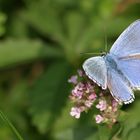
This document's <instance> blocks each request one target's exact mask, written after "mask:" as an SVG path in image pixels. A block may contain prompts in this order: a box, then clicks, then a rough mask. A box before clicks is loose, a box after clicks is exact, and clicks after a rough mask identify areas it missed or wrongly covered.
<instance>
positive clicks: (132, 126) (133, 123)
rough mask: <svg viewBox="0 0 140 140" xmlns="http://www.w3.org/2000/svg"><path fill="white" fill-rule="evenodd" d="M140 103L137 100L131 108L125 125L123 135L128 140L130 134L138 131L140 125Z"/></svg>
mask: <svg viewBox="0 0 140 140" xmlns="http://www.w3.org/2000/svg"><path fill="white" fill-rule="evenodd" d="M139 108H140V102H139V101H138V100H137V101H135V102H134V103H133V105H132V106H131V108H130V109H129V110H128V113H129V114H127V117H126V120H125V121H124V123H123V133H122V137H123V138H124V139H128V136H129V134H130V132H132V131H133V130H134V131H135V130H137V127H138V125H139V124H140V118H139V114H140V110H139Z"/></svg>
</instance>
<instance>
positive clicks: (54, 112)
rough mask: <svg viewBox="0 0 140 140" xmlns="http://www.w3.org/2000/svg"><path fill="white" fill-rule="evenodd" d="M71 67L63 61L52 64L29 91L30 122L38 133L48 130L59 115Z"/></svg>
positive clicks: (64, 98) (66, 92)
mask: <svg viewBox="0 0 140 140" xmlns="http://www.w3.org/2000/svg"><path fill="white" fill-rule="evenodd" d="M70 71H71V69H70V68H69V66H68V65H67V64H66V63H64V62H56V63H54V64H52V65H51V66H50V67H49V68H48V70H47V71H46V72H45V73H44V74H43V75H42V76H41V77H40V79H38V81H37V82H36V83H35V85H34V86H33V88H32V90H31V92H30V103H31V106H30V109H29V113H30V115H31V117H32V123H33V124H34V125H35V126H36V127H37V128H38V130H39V131H40V133H45V132H46V131H48V130H50V129H51V128H52V126H53V124H54V123H55V121H56V120H57V119H58V117H59V116H60V115H61V110H62V108H63V107H64V106H65V102H66V100H67V98H68V83H67V79H68V78H69V73H70Z"/></svg>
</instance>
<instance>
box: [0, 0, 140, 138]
mask: <svg viewBox="0 0 140 140" xmlns="http://www.w3.org/2000/svg"><path fill="white" fill-rule="evenodd" d="M138 18H140V2H139V0H0V109H1V110H2V111H3V112H4V113H5V114H6V115H7V116H8V118H9V119H10V121H11V122H12V123H13V125H14V126H15V127H16V128H17V130H18V131H19V132H20V134H21V136H22V137H23V138H24V139H25V140H104V139H106V140H107V139H114V140H127V139H128V140H136V139H137V138H138V136H140V134H139V132H140V110H139V107H140V103H139V97H136V100H135V103H133V104H132V105H128V106H127V107H126V108H124V110H129V111H128V113H130V114H131V115H130V116H129V117H127V120H126V121H124V120H123V119H122V120H120V121H122V124H121V133H120V134H119V137H118V138H116V137H115V138H112V136H113V134H114V133H115V131H116V130H117V129H118V128H117V129H116V128H114V131H113V132H112V134H111V135H110V133H109V132H108V131H107V130H106V129H103V127H104V126H102V127H99V126H97V125H96V124H95V122H94V119H93V116H91V115H90V114H82V117H81V118H80V119H79V120H75V119H73V118H72V117H71V116H70V115H69V111H70V107H71V103H70V101H69V99H68V96H69V94H70V89H71V87H70V85H69V84H68V83H67V80H68V78H69V77H70V76H71V75H72V74H74V73H76V70H77V69H78V68H81V64H82V62H83V61H84V60H85V59H86V58H88V57H90V56H87V55H80V53H83V52H100V51H103V50H104V47H105V41H104V36H105V35H106V36H107V38H108V39H107V42H108V49H109V48H110V47H111V45H112V44H113V42H114V41H115V40H116V38H117V37H118V36H119V34H120V33H121V32H122V31H123V30H124V29H125V28H126V27H127V26H128V25H129V24H130V23H132V22H133V21H135V20H136V19H138ZM115 127H118V126H115ZM119 128H120V126H119ZM122 129H123V130H122ZM0 140H16V137H15V135H14V134H13V133H12V131H11V130H10V128H9V127H8V126H7V125H6V124H5V123H4V122H3V121H2V120H1V119H0Z"/></svg>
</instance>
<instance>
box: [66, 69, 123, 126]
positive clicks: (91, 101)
mask: <svg viewBox="0 0 140 140" xmlns="http://www.w3.org/2000/svg"><path fill="white" fill-rule="evenodd" d="M68 82H69V83H72V85H73V89H72V91H71V94H70V96H69V97H70V100H71V101H72V102H73V103H74V106H73V107H72V108H71V111H70V115H71V116H73V117H75V118H76V119H79V118H80V115H81V113H82V112H87V111H88V110H89V109H92V107H94V108H96V109H97V110H98V112H99V113H98V114H96V115H94V116H95V121H96V123H98V124H99V123H107V124H114V123H115V122H116V121H117V117H118V115H119V111H118V109H119V107H120V105H119V104H118V103H117V102H116V101H115V100H114V99H113V98H112V96H111V95H110V94H107V93H105V91H103V90H101V91H100V92H99V94H98V95H97V94H96V92H95V89H96V85H95V84H94V83H93V82H92V81H91V80H89V79H88V78H87V76H86V75H85V74H84V72H83V71H81V70H78V74H77V75H73V76H72V77H71V78H70V79H69V80H68Z"/></svg>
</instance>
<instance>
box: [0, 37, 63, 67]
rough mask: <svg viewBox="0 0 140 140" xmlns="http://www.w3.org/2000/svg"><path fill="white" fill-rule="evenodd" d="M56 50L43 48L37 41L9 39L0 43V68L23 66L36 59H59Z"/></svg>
mask: <svg viewBox="0 0 140 140" xmlns="http://www.w3.org/2000/svg"><path fill="white" fill-rule="evenodd" d="M60 56H61V53H60V51H59V50H58V49H55V48H53V47H50V46H47V45H46V46H45V45H44V44H43V43H41V42H40V41H39V40H29V39H20V40H16V39H9V40H6V41H3V42H0V68H3V67H9V66H14V65H17V64H24V63H29V62H31V61H34V60H36V59H41V58H47V57H53V58H54V57H60Z"/></svg>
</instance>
